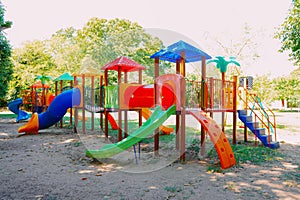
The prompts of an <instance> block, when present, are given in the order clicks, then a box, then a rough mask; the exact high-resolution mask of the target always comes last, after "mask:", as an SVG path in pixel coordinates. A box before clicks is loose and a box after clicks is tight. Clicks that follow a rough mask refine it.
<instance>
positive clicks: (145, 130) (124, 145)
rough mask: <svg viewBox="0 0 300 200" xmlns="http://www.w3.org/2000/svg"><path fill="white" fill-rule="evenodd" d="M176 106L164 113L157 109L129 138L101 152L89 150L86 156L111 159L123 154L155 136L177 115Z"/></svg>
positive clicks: (108, 146)
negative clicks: (164, 124)
mask: <svg viewBox="0 0 300 200" xmlns="http://www.w3.org/2000/svg"><path fill="white" fill-rule="evenodd" d="M175 112H176V106H175V105H173V106H171V107H170V108H169V109H168V110H166V111H163V110H162V109H161V107H160V106H158V107H156V108H155V110H154V112H153V114H152V115H151V116H150V118H149V119H148V120H147V121H146V122H145V123H144V124H143V125H142V126H141V127H140V128H139V129H138V130H136V131H135V132H133V133H132V134H130V135H129V136H128V137H127V138H125V139H123V140H121V141H120V142H118V143H115V144H106V145H105V146H104V147H103V148H102V149H100V150H87V151H86V156H87V157H91V158H109V157H111V156H114V155H116V154H118V153H121V152H123V151H125V150H127V149H129V148H130V147H132V146H133V145H135V144H136V143H138V142H140V141H141V140H142V139H144V138H146V137H147V136H149V135H150V134H153V132H154V131H155V129H157V128H158V127H159V126H160V125H162V124H163V123H164V122H165V121H166V120H167V119H168V118H169V117H170V116H171V115H172V114H175Z"/></svg>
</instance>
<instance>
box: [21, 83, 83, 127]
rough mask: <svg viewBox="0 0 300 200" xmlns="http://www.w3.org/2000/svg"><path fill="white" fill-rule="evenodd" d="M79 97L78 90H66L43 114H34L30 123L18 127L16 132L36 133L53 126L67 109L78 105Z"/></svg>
mask: <svg viewBox="0 0 300 200" xmlns="http://www.w3.org/2000/svg"><path fill="white" fill-rule="evenodd" d="M80 96H81V93H80V90H79V88H74V89H72V90H67V91H65V92H63V93H61V94H59V95H58V96H57V97H55V99H54V100H53V101H52V102H51V104H50V106H49V107H48V109H47V110H46V111H45V112H43V113H41V114H37V113H34V114H33V115H32V117H31V119H30V121H29V122H28V123H27V124H25V125H24V126H22V127H20V128H19V130H18V132H19V133H23V132H26V133H38V130H41V129H46V128H49V127H50V126H53V125H54V124H56V123H57V122H59V121H60V120H61V119H62V118H63V116H64V115H65V114H66V112H67V110H68V109H69V108H72V106H74V105H79V104H80V101H81V98H80Z"/></svg>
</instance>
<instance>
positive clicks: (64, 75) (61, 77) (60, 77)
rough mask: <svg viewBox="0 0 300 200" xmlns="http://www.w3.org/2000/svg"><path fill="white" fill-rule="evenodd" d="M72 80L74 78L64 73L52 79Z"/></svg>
mask: <svg viewBox="0 0 300 200" xmlns="http://www.w3.org/2000/svg"><path fill="white" fill-rule="evenodd" d="M73 80H74V77H73V76H72V75H71V74H69V73H64V74H62V75H60V76H59V77H57V78H55V79H54V81H73Z"/></svg>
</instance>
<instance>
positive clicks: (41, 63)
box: [9, 40, 59, 98]
mask: <svg viewBox="0 0 300 200" xmlns="http://www.w3.org/2000/svg"><path fill="white" fill-rule="evenodd" d="M12 59H13V62H14V73H13V80H12V81H11V82H10V90H9V94H10V97H11V98H16V97H18V96H19V95H20V92H21V90H25V89H28V88H29V86H30V85H31V84H33V83H34V81H35V78H36V76H37V75H39V74H44V75H46V74H47V75H48V76H53V77H56V76H58V75H59V72H58V71H57V68H56V64H55V61H54V59H53V58H52V56H51V54H50V53H49V52H48V50H47V48H46V45H45V42H43V41H39V40H35V41H32V42H28V43H26V44H25V46H24V47H22V48H17V49H14V51H13V54H12Z"/></svg>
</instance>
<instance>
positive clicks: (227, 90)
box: [19, 41, 279, 169]
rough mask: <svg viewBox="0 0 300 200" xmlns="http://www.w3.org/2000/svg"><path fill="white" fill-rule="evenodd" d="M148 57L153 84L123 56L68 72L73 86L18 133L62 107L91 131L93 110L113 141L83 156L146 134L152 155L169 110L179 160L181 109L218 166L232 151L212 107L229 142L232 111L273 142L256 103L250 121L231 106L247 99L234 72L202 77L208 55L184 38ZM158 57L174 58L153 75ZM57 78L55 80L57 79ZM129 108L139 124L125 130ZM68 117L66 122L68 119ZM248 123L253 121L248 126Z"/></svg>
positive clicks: (117, 148) (42, 124) (53, 117)
mask: <svg viewBox="0 0 300 200" xmlns="http://www.w3.org/2000/svg"><path fill="white" fill-rule="evenodd" d="M151 58H152V59H154V80H155V81H154V84H153V85H143V84H142V70H144V69H145V67H143V66H141V65H140V64H138V63H136V62H134V61H132V60H130V59H128V58H126V57H120V58H117V59H116V60H114V61H112V62H111V63H108V64H107V65H105V66H104V67H102V70H104V75H103V73H101V72H100V71H98V70H96V69H92V68H84V70H82V71H81V72H79V73H77V74H74V77H73V78H74V88H73V89H71V90H67V91H64V92H62V93H60V94H58V92H56V95H57V96H56V97H55V98H54V100H53V101H52V103H51V104H50V105H49V107H48V109H47V110H46V111H45V112H43V113H41V114H36V113H34V114H33V116H32V118H31V120H30V121H29V122H28V123H27V124H25V125H24V126H22V127H20V129H19V132H34V133H37V132H38V130H41V129H44V128H48V127H50V126H52V125H54V124H56V123H57V122H59V121H60V120H61V118H62V117H63V116H64V115H65V114H66V112H67V110H68V109H70V108H72V107H73V108H74V124H75V126H74V130H75V131H78V128H79V127H80V128H81V129H82V132H83V133H86V131H87V130H91V131H93V130H94V129H95V124H94V122H95V121H96V118H95V115H96V113H99V122H100V123H99V126H100V129H104V134H105V137H106V138H108V136H109V130H108V129H109V125H108V123H109V122H110V124H111V127H112V128H113V129H117V130H118V136H117V141H118V142H117V143H115V144H107V145H105V146H104V147H103V148H102V149H100V150H87V152H86V155H87V156H89V157H94V158H107V157H110V156H113V155H115V154H117V153H120V152H121V151H124V150H126V149H128V148H130V147H132V146H133V145H135V144H137V143H139V142H140V141H142V139H144V138H146V137H148V136H149V135H152V134H153V137H154V153H155V155H158V151H159V136H160V134H159V130H162V132H165V133H167V134H170V132H173V129H171V128H168V127H164V126H162V125H163V123H164V122H165V121H166V120H167V119H168V118H169V117H170V116H171V115H176V128H175V134H176V149H177V150H178V151H179V152H180V159H181V160H185V149H186V148H185V143H186V142H185V129H186V127H185V118H186V115H187V114H190V115H191V116H193V117H194V118H195V119H196V120H197V121H198V122H199V123H200V124H201V127H202V128H201V145H202V147H203V148H201V150H202V151H204V150H205V148H204V144H205V140H206V132H207V133H208V135H209V136H210V140H211V142H212V143H213V145H214V147H215V148H216V151H217V153H218V156H219V158H220V161H221V167H222V168H224V169H225V168H229V167H231V166H233V165H234V164H235V159H234V154H233V152H232V149H231V146H230V143H229V141H228V139H227V138H226V136H225V134H224V129H225V126H224V118H223V117H222V124H221V128H220V127H219V126H218V125H217V123H216V122H215V121H214V120H213V119H212V118H213V114H214V113H215V112H221V113H222V114H223V113H225V112H231V113H232V114H233V132H232V137H233V138H232V142H233V144H235V143H236V126H237V113H239V117H240V119H241V121H242V122H243V123H244V124H245V127H249V128H250V130H251V131H252V129H253V132H254V134H255V135H256V136H257V137H258V138H259V139H260V140H262V142H263V144H267V145H266V146H269V147H271V148H273V147H274V148H278V147H279V143H278V142H276V136H275V141H274V142H273V141H272V139H271V134H270V133H269V136H267V137H261V135H262V134H263V131H260V130H259V131H260V132H259V134H258V123H257V122H256V119H259V117H258V115H257V114H254V112H256V110H257V109H256V107H255V108H252V107H251V108H252V109H250V110H251V113H250V114H251V115H254V116H255V121H254V123H249V122H250V117H245V118H244V119H245V120H244V121H243V117H242V115H243V114H244V115H245V114H247V112H246V113H245V111H242V110H239V111H238V110H237V104H236V102H237V97H238V96H239V97H240V98H241V99H242V101H244V105H245V106H244V109H245V110H247V109H249V106H247V105H248V101H250V100H249V98H248V97H247V98H246V100H244V99H245V98H243V96H242V95H241V94H240V93H238V92H237V91H238V90H237V77H234V78H233V81H228V80H225V78H223V75H222V80H219V79H213V78H207V77H206V60H207V59H211V56H209V55H208V54H206V53H205V52H203V51H201V50H199V49H197V48H195V47H193V46H191V45H190V44H188V43H186V42H183V41H179V42H177V43H175V44H173V45H170V46H168V47H167V48H166V49H162V50H160V51H158V52H156V53H155V54H153V55H152V56H151ZM160 60H164V61H169V62H173V63H175V64H176V74H164V75H159V67H160V65H159V61H160ZM195 61H201V69H202V77H201V81H190V80H187V79H186V77H185V73H186V69H185V65H186V63H190V62H195ZM109 70H114V71H117V73H118V76H117V77H118V78H117V80H118V82H117V85H110V84H109V77H108V71H109ZM129 72H130V73H131V72H137V73H138V83H128V73H129ZM224 77H225V76H224ZM58 81H61V80H59V79H58ZM57 83H58V82H57ZM57 83H56V88H57ZM60 84H61V82H60ZM70 87H72V85H70ZM60 90H62V86H60ZM56 91H57V90H56ZM239 91H240V90H239ZM186 94H188V95H189V99H187V98H186ZM248 96H249V95H248ZM251 101H253V99H252V100H251ZM254 102H255V105H256V106H257V105H260V107H261V110H262V111H261V112H262V113H263V115H264V116H267V114H266V112H265V110H266V109H265V108H263V106H261V105H262V104H261V103H259V102H258V101H254ZM150 108H155V109H154V111H153V113H152V114H151V113H150V112H149V111H150V110H149V109H150ZM86 110H87V111H89V112H88V115H90V117H89V118H90V119H91V126H90V127H86V122H85V118H86V114H87V113H86ZM129 111H137V112H138V123H139V126H140V128H139V129H138V130H136V131H134V132H133V133H130V131H129V130H128V112H129ZM111 112H118V123H116V121H115V120H114V118H113V117H112V115H111V114H110V113H111ZM80 114H81V117H80ZM123 114H124V115H123ZM71 116H72V111H71ZM143 116H144V117H145V118H148V119H146V120H147V121H146V122H144V123H142V117H143ZM71 119H72V117H71ZM70 121H71V123H72V120H70ZM103 121H104V124H103ZM250 124H254V125H253V127H252V129H251V125H250ZM262 124H263V125H266V126H268V127H269V128H268V130H270V131H271V129H272V130H273V131H274V130H275V135H276V124H275V119H274V122H271V121H270V120H268V121H267V122H263V123H262ZM245 135H246V134H245ZM245 137H246V136H245ZM262 138H267V139H262ZM264 141H265V142H264ZM273 144H274V145H273ZM272 145H273V146H272ZM202 153H203V152H202Z"/></svg>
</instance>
